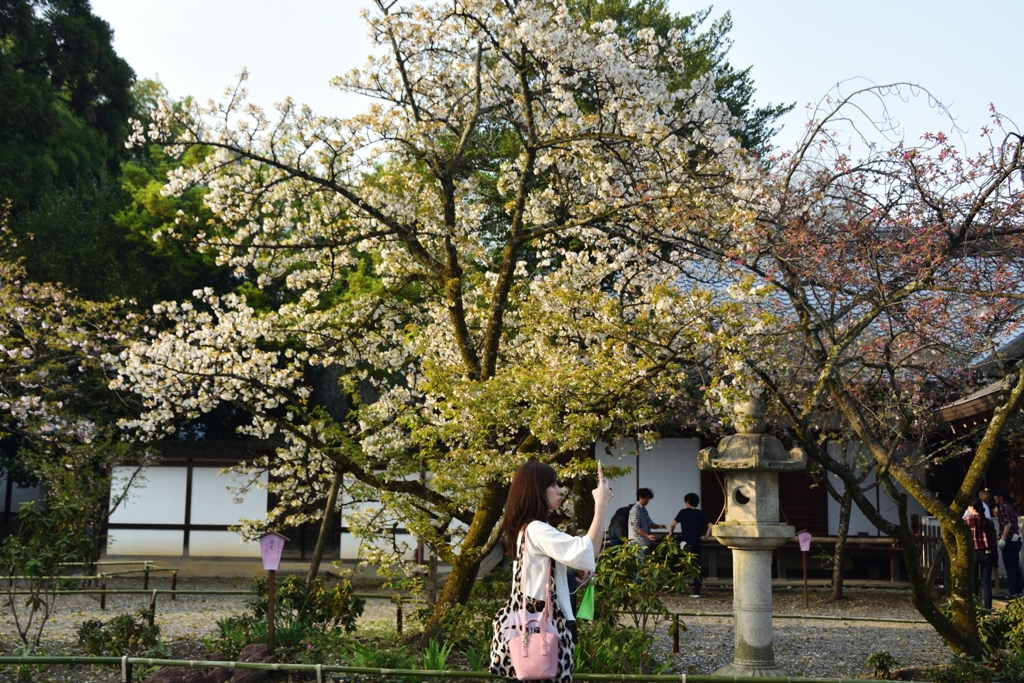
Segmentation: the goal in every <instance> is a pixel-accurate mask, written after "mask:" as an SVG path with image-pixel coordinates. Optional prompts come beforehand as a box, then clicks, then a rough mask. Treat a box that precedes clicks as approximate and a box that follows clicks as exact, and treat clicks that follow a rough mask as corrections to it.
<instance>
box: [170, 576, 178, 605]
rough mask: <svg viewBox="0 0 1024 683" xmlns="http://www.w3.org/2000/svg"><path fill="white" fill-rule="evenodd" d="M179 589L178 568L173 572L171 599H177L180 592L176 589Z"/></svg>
mask: <svg viewBox="0 0 1024 683" xmlns="http://www.w3.org/2000/svg"><path fill="white" fill-rule="evenodd" d="M176 590H178V570H177V569H175V570H174V571H173V572H171V600H175V601H177V599H178V594H177V593H175V592H174V591H176Z"/></svg>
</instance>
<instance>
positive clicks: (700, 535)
mask: <svg viewBox="0 0 1024 683" xmlns="http://www.w3.org/2000/svg"><path fill="white" fill-rule="evenodd" d="M683 504H684V505H685V506H686V507H684V508H683V509H682V510H680V511H679V512H678V513H676V516H675V519H673V520H672V521H671V522H670V523H669V525H668V532H669V533H670V534H671V533H672V531H673V530H674V529H675V528H676V524H678V525H679V534H677V535H676V536H675V537H674V539H675V540H677V541H680V542H682V543H685V544H686V547H685V548H683V549H684V550H685V551H686V552H688V553H694V554H695V555H696V556H697V576H695V577H694V579H693V594H692V595H690V597H691V598H699V597H700V590H701V587H702V585H703V584H702V582H701V580H700V575H701V572H702V571H703V567H701V563H700V562H701V552H703V550H704V541H710V540H711V520H709V519H708V516H707V515H705V514H704V511H703V510H700V509H698V508H697V506H698V505H700V496H698V495H697V494H696V493H693V492H690V493H687V494H686V495H685V496H683Z"/></svg>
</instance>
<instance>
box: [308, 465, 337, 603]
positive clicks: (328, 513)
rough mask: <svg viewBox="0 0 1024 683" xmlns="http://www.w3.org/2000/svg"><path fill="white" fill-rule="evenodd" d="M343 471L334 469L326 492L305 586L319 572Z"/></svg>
mask: <svg viewBox="0 0 1024 683" xmlns="http://www.w3.org/2000/svg"><path fill="white" fill-rule="evenodd" d="M342 477H344V472H343V471H341V470H336V471H335V473H334V480H333V481H331V490H330V492H329V493H328V494H327V506H326V507H325V508H324V517H323V519H322V520H321V521H320V535H319V536H317V539H316V548H314V549H313V557H312V559H311V560H310V561H309V573H307V574H306V587H307V588H308V587H309V586H311V585H313V579H315V578H316V575H317V574H319V573H320V562H321V560H323V557H324V548H326V547H327V537H328V536H330V535H331V532H332V530H333V528H334V508H335V506H336V505H337V503H338V490H339V489H340V488H341V480H342Z"/></svg>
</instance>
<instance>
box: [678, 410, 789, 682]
mask: <svg viewBox="0 0 1024 683" xmlns="http://www.w3.org/2000/svg"><path fill="white" fill-rule="evenodd" d="M764 410H765V409H764V402H762V401H761V400H760V399H752V400H751V401H749V402H748V403H746V404H744V405H742V406H740V407H739V409H738V410H737V416H736V424H737V428H738V429H739V430H740V431H739V433H737V434H734V435H733V436H727V437H725V438H724V439H722V441H721V442H720V443H719V445H718V448H705V449H704V450H702V451H701V452H700V454H699V455H698V459H697V463H698V465H699V466H700V468H701V469H702V470H704V469H707V470H715V471H720V472H722V473H723V474H724V475H725V487H726V510H725V521H724V522H723V523H721V524H715V525H714V526H712V527H711V533H712V535H714V537H715V538H717V539H718V540H719V542H720V543H722V544H723V545H725V546H726V547H728V548H729V549H731V550H732V567H733V569H732V572H733V576H732V585H733V615H734V620H733V623H734V627H733V628H734V631H735V633H734V640H735V646H734V656H733V661H732V662H731V663H729V664H726V665H725V666H723V667H722V668H720V669H718V670H717V671H715V673H714V675H716V676H756V677H785V676H786V675H787V674H786V670H785V669H784V668H783V667H781V666H779V665H777V664H776V663H775V650H774V646H773V642H772V553H773V552H774V551H775V549H776V548H778V547H779V546H780V545H782V544H783V543H785V542H786V541H787V540H789V539H790V538H792V537H793V531H794V529H793V527H791V526H790V525H788V524H782V523H780V522H779V474H778V473H779V472H782V471H792V470H799V469H803V467H804V464H805V463H806V461H807V456H806V455H805V454H804V452H803V451H801V450H800V449H794V450H792V451H789V452H787V451H786V450H785V449H784V448H783V447H782V443H781V442H780V441H779V440H778V439H776V438H775V437H773V436H769V435H767V434H764V433H763V432H764V420H763V419H762V418H763V417H764Z"/></svg>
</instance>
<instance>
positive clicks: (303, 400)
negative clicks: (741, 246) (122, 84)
mask: <svg viewBox="0 0 1024 683" xmlns="http://www.w3.org/2000/svg"><path fill="white" fill-rule="evenodd" d="M368 21H369V26H370V31H371V35H372V37H373V39H374V41H375V42H376V44H377V46H378V47H379V51H378V53H376V54H375V56H373V57H371V58H370V59H369V60H368V61H367V64H366V66H365V67H364V68H362V69H358V70H355V71H353V72H351V73H349V74H346V75H345V76H342V77H339V78H337V79H336V80H335V85H336V86H337V87H339V88H341V89H343V90H346V91H349V92H354V93H359V94H362V95H365V96H367V97H368V98H370V100H371V101H372V103H371V104H370V105H369V107H368V109H367V111H366V113H365V114H363V115H360V116H356V117H354V118H352V119H348V120H338V119H334V118H330V117H325V116H318V115H315V114H314V113H313V112H311V111H310V110H309V109H308V108H306V107H300V106H297V105H296V104H295V103H293V102H292V101H290V100H285V101H284V102H282V103H281V104H279V105H278V107H277V111H276V112H275V113H274V114H273V115H270V114H267V113H266V112H264V111H262V110H261V109H259V108H258V107H255V106H253V105H251V104H247V103H246V102H245V100H244V90H242V89H241V87H240V88H239V89H237V90H234V91H231V92H230V93H229V97H228V99H227V101H226V102H225V103H222V104H215V103H209V104H208V105H206V106H198V105H196V104H194V103H193V104H190V105H188V106H186V107H185V108H183V109H181V110H180V111H174V110H173V109H172V108H171V107H169V106H167V107H165V108H163V109H162V110H161V111H160V112H158V114H157V116H156V118H155V120H154V123H153V125H152V126H151V127H149V128H148V129H143V127H142V126H137V127H136V134H135V140H136V141H137V142H140V143H141V142H143V141H150V142H157V143H161V144H165V145H168V148H169V149H171V150H172V151H181V150H183V149H185V148H190V147H193V146H196V145H205V146H207V148H208V149H210V150H212V153H211V154H210V155H209V156H207V157H206V158H205V159H204V160H203V161H202V162H201V163H198V164H194V165H189V166H186V167H183V168H182V169H181V170H180V171H178V172H177V173H176V174H175V175H174V176H173V177H172V179H171V182H170V183H169V185H168V187H167V191H168V192H172V193H177V192H182V191H184V190H186V189H187V188H189V187H192V186H195V185H197V184H202V185H205V186H206V187H207V188H208V192H207V194H206V200H205V201H206V203H207V205H208V206H209V208H210V209H211V210H212V211H213V212H214V214H215V216H216V218H217V219H218V223H217V224H215V225H212V226H211V228H210V229H209V230H208V231H207V232H206V233H204V234H202V235H201V236H200V242H201V244H202V247H203V248H205V249H208V250H212V251H213V252H214V253H215V254H216V256H217V258H218V260H219V262H220V263H222V264H225V265H229V266H230V267H232V268H233V269H234V271H235V273H236V275H237V276H238V277H239V278H241V279H243V280H244V281H245V282H248V283H252V286H251V287H250V288H249V290H248V295H247V296H242V295H241V294H232V295H225V296H220V295H216V294H215V293H214V292H213V291H212V290H206V291H199V292H197V293H196V298H195V300H193V301H186V302H168V303H166V304H163V305H161V306H160V307H158V309H157V312H158V313H159V314H160V315H161V316H162V317H163V320H164V323H163V325H161V326H157V328H156V329H154V330H153V332H152V334H151V337H150V338H149V339H146V340H144V341H140V342H139V343H137V344H135V345H133V346H132V347H131V348H130V349H128V350H127V351H126V352H124V353H123V354H122V356H121V362H122V368H121V370H120V376H119V378H118V379H117V380H116V381H115V383H114V386H115V387H116V388H126V389H131V390H132V391H135V392H138V393H139V394H140V395H141V396H142V398H143V401H144V404H145V412H144V413H143V414H142V415H141V416H140V417H139V418H138V419H136V420H131V421H128V422H126V423H125V426H126V427H127V428H129V429H131V430H133V431H134V432H135V433H136V434H138V435H140V436H142V437H145V438H159V437H160V436H161V435H162V434H166V433H168V432H171V431H173V430H174V429H176V425H179V424H180V423H181V422H182V421H185V420H189V419H194V418H196V417H197V416H200V415H202V414H203V413H204V412H208V411H210V410H213V409H214V408H215V407H216V406H218V405H220V404H222V403H230V404H232V405H235V406H238V407H240V408H243V409H244V410H246V411H247V412H248V413H250V414H251V415H252V416H253V420H252V422H251V424H249V425H248V426H247V427H245V428H244V429H245V430H246V431H247V432H248V433H250V434H252V435H255V436H259V437H261V438H275V439H280V440H282V441H283V442H284V444H285V445H284V447H282V448H281V449H279V450H278V452H277V454H276V455H275V456H274V457H271V458H267V459H265V460H263V461H259V462H256V463H254V464H253V468H255V469H269V470H270V471H271V484H270V486H271V487H273V488H274V490H275V492H276V493H278V494H279V496H280V500H281V505H280V506H279V508H278V509H277V510H275V511H274V512H273V513H272V514H271V519H275V518H278V519H281V518H287V519H289V520H291V521H295V520H296V519H299V518H301V513H300V511H301V510H303V509H306V506H308V504H309V503H310V501H316V500H319V501H323V500H325V499H327V498H329V497H330V496H331V495H332V492H333V493H334V494H336V492H337V488H338V486H339V482H341V481H342V479H341V477H342V476H343V475H344V477H345V481H352V482H354V483H352V484H349V485H348V486H349V488H348V493H349V495H350V496H353V497H355V498H360V499H372V500H376V501H378V502H379V505H378V506H377V507H376V508H375V509H374V510H373V511H372V514H368V515H366V516H365V517H364V518H359V519H355V520H350V523H355V524H362V525H363V526H362V528H361V529H359V531H360V532H361V533H362V534H363V535H364V537H367V538H369V537H372V536H375V535H376V536H379V535H380V534H379V533H376V532H377V531H379V530H380V529H383V528H387V527H388V526H389V525H390V524H391V523H393V522H399V523H401V524H402V525H404V526H405V528H407V529H409V530H410V531H411V532H412V533H413V534H414V535H415V536H416V537H417V538H418V539H420V540H421V541H423V542H425V543H427V544H428V545H430V546H431V547H432V548H433V549H434V550H435V551H436V552H437V553H438V554H439V556H440V558H441V559H442V560H444V561H445V562H448V563H449V564H450V565H451V575H450V578H449V579H448V581H447V582H446V583H445V586H444V589H443V592H442V593H441V595H440V596H439V599H438V606H439V609H437V610H435V613H434V616H433V618H432V620H431V621H430V623H428V625H427V632H428V633H429V632H431V631H432V630H433V629H436V628H437V627H438V625H439V623H440V622H439V617H440V615H441V614H442V613H443V611H444V609H445V608H446V607H447V606H449V605H452V604H454V603H457V602H460V601H464V600H465V599H466V598H467V597H468V594H469V589H470V587H471V585H472V581H473V579H474V578H475V576H476V573H477V569H478V567H479V563H480V561H481V559H482V557H483V556H484V555H485V554H486V553H487V552H489V551H490V550H491V549H492V548H494V547H496V546H497V545H498V544H499V539H500V527H499V522H500V519H501V514H502V509H503V506H504V501H505V495H506V492H507V486H508V482H509V480H510V476H511V474H512V473H513V472H514V470H515V469H516V468H517V467H518V466H519V465H520V464H521V463H522V462H523V461H524V460H526V459H528V458H543V459H545V460H547V461H551V462H554V463H556V464H557V466H558V467H559V469H560V470H561V472H562V474H563V475H564V476H566V477H568V478H579V477H585V476H588V475H590V474H592V465H593V460H592V459H590V458H589V456H586V454H587V453H589V449H590V448H591V446H592V444H593V443H594V442H595V440H596V439H597V438H599V437H602V436H604V437H606V438H612V437H614V436H616V435H618V434H630V435H639V436H642V437H648V436H650V435H653V434H654V433H655V432H656V429H657V427H658V426H659V425H660V424H663V423H664V422H665V421H666V420H667V419H668V418H670V417H672V416H676V415H678V414H679V413H681V412H691V413H696V412H697V408H696V407H695V406H694V405H693V399H691V398H689V397H690V396H691V394H693V393H694V392H692V391H690V387H691V385H692V383H693V379H694V378H695V377H698V375H697V374H696V373H697V372H698V369H699V368H700V367H703V366H704V365H706V364H707V362H708V358H709V357H710V356H712V355H714V354H715V353H717V351H716V349H718V348H720V347H722V346H724V342H720V341H719V337H720V336H721V335H728V334H732V333H734V332H735V331H737V330H742V329H744V328H745V327H746V326H748V325H758V324H760V321H758V320H750V319H748V318H745V317H742V316H741V314H743V313H744V309H743V308H742V307H740V306H737V305H736V304H735V303H734V302H733V301H730V299H729V296H728V294H727V291H726V290H725V289H723V288H719V287H713V286H709V285H708V284H707V281H706V280H705V279H704V278H705V277H706V276H708V275H709V274H713V273H714V272H716V269H715V268H714V267H713V265H712V264H710V263H709V262H708V261H706V260H704V259H698V260H692V259H689V258H687V257H685V256H684V255H683V254H682V253H681V252H678V251H677V250H676V249H675V247H674V246H673V245H676V244H683V243H686V241H687V239H688V238H687V236H688V235H690V234H691V233H693V234H696V233H700V232H703V231H705V230H709V229H712V227H713V226H723V225H724V226H729V225H734V224H738V223H745V222H747V221H748V220H749V215H748V212H747V210H746V209H742V208H741V207H740V205H739V203H738V202H737V201H736V197H737V196H740V197H747V196H749V195H750V194H751V193H752V190H751V188H750V184H751V182H752V181H753V180H754V179H755V178H756V177H757V167H756V165H754V164H753V163H751V162H750V161H749V160H748V159H747V158H746V155H745V154H744V153H743V152H742V151H741V150H740V148H739V145H738V143H737V142H736V141H735V139H734V138H733V137H731V136H730V134H729V131H730V127H731V126H734V125H735V120H734V119H733V118H732V117H731V116H730V115H729V114H728V112H727V109H726V108H725V107H724V106H723V105H722V104H721V103H720V102H719V100H718V99H717V97H716V94H715V92H714V90H713V88H712V87H711V82H712V81H711V78H710V77H707V78H697V79H695V80H693V81H692V82H691V83H690V85H689V86H688V87H681V88H673V87H671V81H670V77H669V76H668V75H666V74H667V72H668V71H669V70H668V69H666V68H665V67H666V65H668V66H669V67H673V66H674V67H676V69H677V70H679V71H681V70H682V67H683V64H682V62H681V57H680V51H679V49H678V48H679V46H678V45H677V44H676V43H674V42H673V39H674V38H676V37H677V36H678V34H677V33H676V32H670V33H669V35H668V37H667V38H660V37H658V35H657V34H656V33H655V32H654V31H653V30H640V31H637V32H636V33H635V34H634V35H631V36H630V39H629V40H627V39H625V38H622V37H620V36H618V35H617V34H616V31H615V28H616V26H615V23H614V22H612V21H605V22H600V23H596V24H594V25H591V26H585V27H581V26H580V25H579V22H578V21H577V19H575V18H574V17H573V16H572V15H571V14H570V13H569V12H568V11H567V9H566V8H565V6H564V5H563V4H562V3H559V2H546V1H540V0H529V1H527V0H519V1H513V0H509V1H507V2H492V1H485V0H458V1H454V2H445V3H424V4H417V3H412V2H409V3H405V2H392V1H385V0H378V2H377V3H376V11H375V13H374V14H373V15H372V16H368ZM170 131H180V134H177V135H174V134H171V133H170ZM679 216H685V220H683V221H680V220H676V219H677V218H678V217H679ZM670 219H671V220H670ZM681 283H685V286H680V284H681ZM254 297H255V298H258V301H255V300H254ZM722 320H725V321H727V322H728V324H726V325H722V324H720V323H716V322H715V321H722ZM325 378H327V379H326V381H323V380H324V379H325ZM318 383H319V384H318ZM317 386H321V387H324V388H325V390H323V391H318V390H317V389H316V387H317ZM332 392H333V394H332ZM332 395H333V396H334V398H330V396H332ZM339 395H340V396H339ZM325 396H326V397H327V398H325ZM371 520H372V521H371ZM261 523H265V522H264V521H254V525H256V526H258V525H259V524H261Z"/></svg>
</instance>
